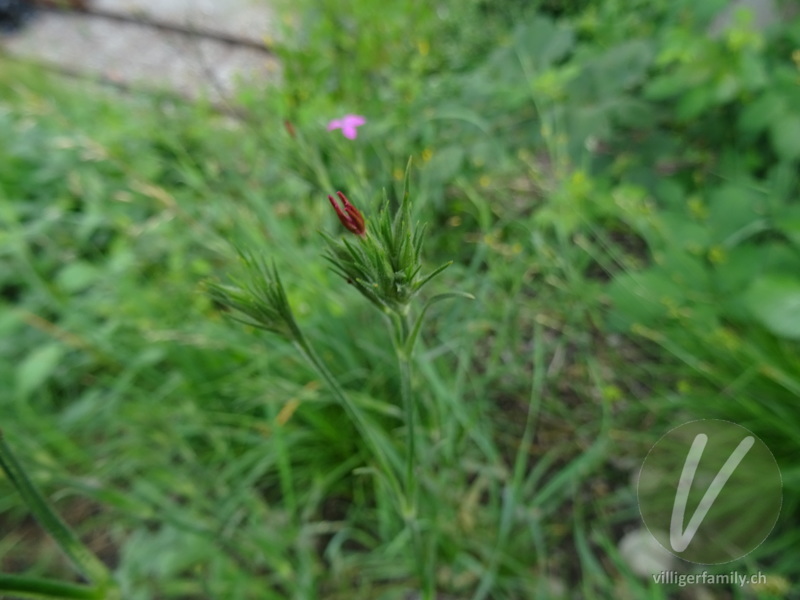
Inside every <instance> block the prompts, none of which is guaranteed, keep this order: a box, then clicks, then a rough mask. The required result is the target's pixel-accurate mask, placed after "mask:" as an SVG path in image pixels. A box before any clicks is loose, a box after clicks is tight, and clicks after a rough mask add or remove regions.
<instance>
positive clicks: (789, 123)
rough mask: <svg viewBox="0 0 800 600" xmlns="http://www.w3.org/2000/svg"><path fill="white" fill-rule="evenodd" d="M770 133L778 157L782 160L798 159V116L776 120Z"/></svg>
mask: <svg viewBox="0 0 800 600" xmlns="http://www.w3.org/2000/svg"><path fill="white" fill-rule="evenodd" d="M770 133H771V138H772V144H773V146H775V152H777V153H778V156H780V157H781V158H782V159H784V160H797V159H800V115H790V116H787V117H785V118H783V119H776V120H775V121H773V122H772V129H771V131H770Z"/></svg>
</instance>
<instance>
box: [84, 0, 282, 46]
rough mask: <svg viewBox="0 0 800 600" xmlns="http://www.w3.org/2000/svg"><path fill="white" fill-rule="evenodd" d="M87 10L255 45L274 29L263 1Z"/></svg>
mask: <svg viewBox="0 0 800 600" xmlns="http://www.w3.org/2000/svg"><path fill="white" fill-rule="evenodd" d="M91 7H92V8H94V9H97V10H98V11H107V12H113V13H117V14H127V15H134V16H141V17H145V18H149V19H153V20H155V21H161V22H167V23H172V24H175V25H181V26H184V27H187V28H190V29H197V30H200V31H212V32H215V33H222V34H226V35H230V36H232V37H236V38H242V39H247V40H250V41H253V42H257V43H263V42H264V40H265V38H268V37H270V36H272V35H273V34H274V32H275V31H276V30H277V27H276V26H275V24H276V16H275V14H274V11H273V10H272V9H271V8H270V6H269V5H268V4H267V3H266V2H265V1H264V0H158V1H157V2H153V0H92V2H91Z"/></svg>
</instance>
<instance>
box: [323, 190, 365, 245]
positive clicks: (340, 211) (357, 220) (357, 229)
mask: <svg viewBox="0 0 800 600" xmlns="http://www.w3.org/2000/svg"><path fill="white" fill-rule="evenodd" d="M336 195H337V196H339V200H341V201H342V207H343V208H342V207H340V206H339V204H338V203H337V202H336V200H335V199H334V198H333V196H328V200H330V203H331V206H333V210H335V211H336V216H337V217H339V220H340V221H341V222H342V225H344V226H345V227H346V228H347V230H348V231H352V232H353V233H355V234H356V235H362V236H363V235H364V233H365V232H366V230H367V225H366V223H365V222H364V215H362V214H361V212H360V211H359V210H358V209H357V208H356V207H355V206H353V205H352V204H350V202H349V201H348V200H347V196H345V195H344V194H343V193H342V192H336Z"/></svg>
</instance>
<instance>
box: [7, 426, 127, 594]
mask: <svg viewBox="0 0 800 600" xmlns="http://www.w3.org/2000/svg"><path fill="white" fill-rule="evenodd" d="M0 467H1V468H2V469H3V471H5V473H6V475H7V476H8V478H9V479H10V480H11V483H13V484H14V487H15V488H16V489H17V491H18V492H19V494H20V496H22V500H23V501H24V502H25V504H26V505H27V506H28V508H29V509H30V511H31V512H32V513H33V516H34V517H35V518H36V520H37V521H38V522H39V524H40V525H41V526H42V527H44V528H45V529H46V530H47V532H48V533H49V534H50V535H51V536H52V537H53V539H54V540H55V541H56V542H57V543H58V545H59V546H60V547H61V550H62V551H63V552H64V554H66V555H67V556H68V557H69V558H70V560H71V561H72V563H73V564H74V565H75V567H76V568H77V569H78V570H79V571H80V572H81V573H82V574H83V575H84V576H85V577H86V578H87V579H89V581H92V582H93V583H95V584H97V586H98V588H101V589H107V588H109V587H110V586H112V585H113V583H112V579H111V573H110V572H109V571H108V569H107V568H106V566H105V565H104V564H103V563H102V562H101V561H100V560H99V559H98V558H97V557H96V556H95V555H94V554H93V553H92V552H91V551H90V550H89V549H88V548H87V547H86V546H84V545H83V543H82V542H81V541H80V539H79V538H78V536H77V535H76V534H75V532H73V531H72V530H71V529H70V528H69V526H68V525H67V524H66V523H64V521H62V520H61V517H59V516H58V515H57V514H56V513H55V512H54V511H53V509H52V508H51V507H50V505H49V503H48V502H47V500H45V499H44V497H43V496H42V494H41V492H39V490H38V489H37V488H36V487H35V486H34V485H33V482H32V481H31V480H30V478H29V477H28V475H27V474H26V473H25V469H24V467H23V466H22V464H21V463H20V462H19V461H18V460H17V458H16V456H15V455H14V453H13V452H12V450H11V447H10V446H9V445H8V444H7V443H6V441H5V438H4V437H3V432H2V431H0Z"/></svg>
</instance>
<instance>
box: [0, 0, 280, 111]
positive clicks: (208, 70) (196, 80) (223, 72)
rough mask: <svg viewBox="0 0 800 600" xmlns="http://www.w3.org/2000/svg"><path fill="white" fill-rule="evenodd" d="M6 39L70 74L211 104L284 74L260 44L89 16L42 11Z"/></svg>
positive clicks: (8, 46) (14, 48)
mask: <svg viewBox="0 0 800 600" xmlns="http://www.w3.org/2000/svg"><path fill="white" fill-rule="evenodd" d="M198 3H199V2H198ZM153 4H158V3H153ZM0 44H1V45H2V46H3V47H4V48H5V50H6V51H7V52H9V53H11V54H13V55H16V56H18V57H21V58H27V59H32V60H36V61H39V62H43V63H47V64H52V65H54V66H56V67H60V68H63V69H66V70H69V71H71V72H79V73H86V74H87V75H100V76H102V77H105V78H109V79H111V80H113V81H117V82H120V83H123V84H128V85H136V84H144V85H146V86H147V87H164V88H166V89H171V90H173V91H176V92H178V93H181V94H184V95H187V96H190V97H198V96H205V97H209V98H210V99H211V100H213V101H219V100H222V99H224V98H226V97H229V96H230V94H231V93H232V91H233V90H234V88H235V85H236V82H237V79H238V78H244V79H246V80H248V81H258V80H262V81H264V82H265V83H269V82H274V81H276V79H277V76H278V67H277V63H276V61H275V59H274V58H272V57H271V56H270V55H268V54H266V53H264V52H262V51H259V50H257V49H254V48H248V47H243V46H236V45H232V44H228V43H226V42H222V41H218V40H214V39H208V38H203V37H199V36H192V35H187V34H181V33H176V32H171V31H164V30H159V29H154V28H152V27H148V26H146V25H142V24H138V23H131V22H120V21H117V20H112V19H106V18H102V17H99V16H94V15H91V14H85V13H69V12H43V13H41V14H40V15H38V16H37V18H36V19H34V20H33V21H32V22H31V23H30V24H29V26H28V27H26V28H25V29H24V30H23V31H21V32H18V33H16V34H14V35H11V36H3V37H2V38H0Z"/></svg>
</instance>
